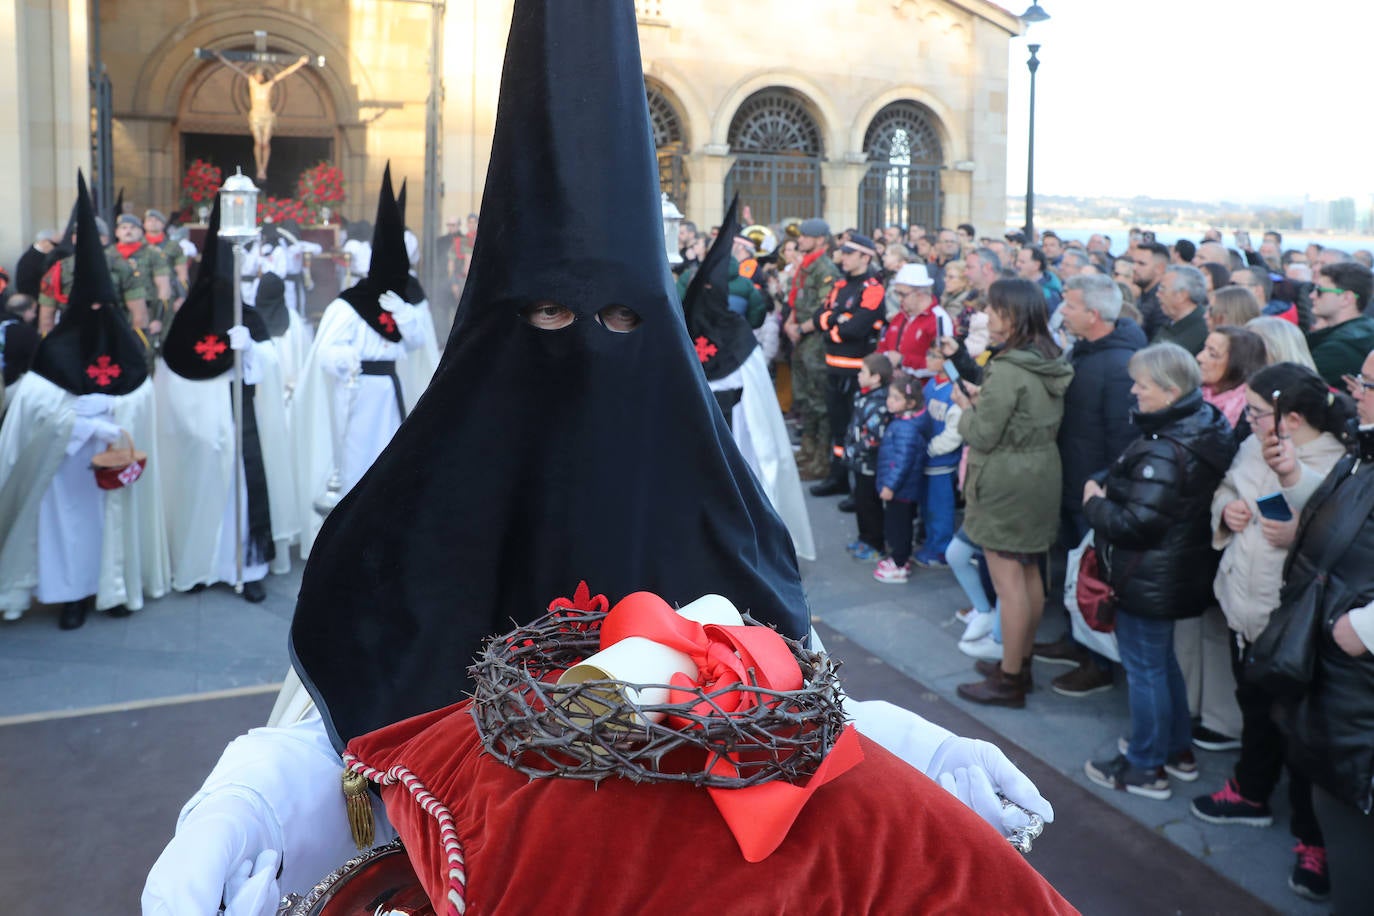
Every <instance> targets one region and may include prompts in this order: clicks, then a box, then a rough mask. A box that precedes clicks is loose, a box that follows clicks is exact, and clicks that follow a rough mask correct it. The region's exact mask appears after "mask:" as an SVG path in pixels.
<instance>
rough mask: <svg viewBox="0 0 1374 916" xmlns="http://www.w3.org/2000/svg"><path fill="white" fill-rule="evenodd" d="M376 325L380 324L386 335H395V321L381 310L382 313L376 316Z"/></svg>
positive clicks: (389, 314)
mask: <svg viewBox="0 0 1374 916" xmlns="http://www.w3.org/2000/svg"><path fill="white" fill-rule="evenodd" d="M377 323H378V324H380V325H381V326H382V329H383V330H385V331H386V332H387V333H388V334H395V333H396V319H395V318H392V317H391V313H390V312H388V311H386V310H385V309H383V310H382V313H381V314H380V315H378V316H377Z"/></svg>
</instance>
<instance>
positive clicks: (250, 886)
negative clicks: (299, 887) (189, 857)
mask: <svg viewBox="0 0 1374 916" xmlns="http://www.w3.org/2000/svg"><path fill="white" fill-rule="evenodd" d="M279 864H281V854H280V853H278V852H277V851H276V850H274V849H266V850H263V852H262V854H260V855H259V856H258V857H257V859H255V860H254V861H252V862H249V861H247V860H244V862H243V863H242V864H241V865H239V867H238V868H237V869H235V870H234V873H233V874H232V875H230V876H229V880H228V881H226V882H225V885H224V900H225V905H224V916H273V914H275V913H276V912H277V904H278V903H279V902H280V901H281V886H280V885H278V884H277V866H278V865H279Z"/></svg>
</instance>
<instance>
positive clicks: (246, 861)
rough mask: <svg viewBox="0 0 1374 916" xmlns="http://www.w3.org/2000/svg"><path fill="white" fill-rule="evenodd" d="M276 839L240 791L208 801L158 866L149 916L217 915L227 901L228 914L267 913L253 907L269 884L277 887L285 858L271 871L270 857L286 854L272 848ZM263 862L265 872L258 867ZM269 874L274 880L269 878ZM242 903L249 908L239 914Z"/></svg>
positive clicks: (146, 907)
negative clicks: (240, 903)
mask: <svg viewBox="0 0 1374 916" xmlns="http://www.w3.org/2000/svg"><path fill="white" fill-rule="evenodd" d="M271 835H272V831H271V829H270V828H269V827H268V825H266V824H265V823H263V820H262V816H261V814H260V811H259V806H258V805H255V804H254V803H253V801H251V800H250V798H248V797H246V796H244V795H242V794H239V793H236V792H223V793H218V794H214V795H211V796H210V797H208V798H206V799H205V800H204V801H202V802H201V803H200V804H198V805H196V806H195V808H193V809H192V810H191V811H190V812H189V813H188V814H187V815H186V817H185V819H184V820H182V822H181V824H180V825H178V827H177V832H176V836H174V837H172V841H171V842H170V843H168V844H167V848H166V849H164V850H162V855H160V856H158V858H157V861H156V862H154V863H153V868H152V871H150V872H149V873H148V881H147V883H146V884H145V885H144V886H143V898H142V903H143V916H202V914H203V916H213V914H214V913H216V912H217V911H218V909H219V905H220V901H221V900H225V901H230V909H229V910H227V912H228V913H233V914H234V916H248V914H251V916H258V914H259V913H261V912H263V909H262V908H261V907H259V908H258V909H248V908H247V903H248V901H249V898H253V899H257V898H259V897H261V896H262V894H263V893H265V891H266V890H267V888H264V887H263V885H264V883H272V884H275V879H276V873H277V862H278V861H279V859H275V858H274V859H273V860H272V861H271V863H270V868H269V867H266V866H268V860H267V859H266V857H265V856H264V853H270V854H272V855H273V856H279V855H280V852H279V851H277V850H274V849H271V848H269V847H270V845H271V843H270V840H269V839H268V838H269V837H270V836H271ZM258 863H261V864H262V865H263V866H264V867H263V868H261V869H259V868H256V867H255V865H257V864H258ZM245 868H246V869H247V870H246V871H245ZM269 871H270V878H269V879H263V878H262V877H261V875H264V874H268V873H269ZM250 875H252V876H253V877H250ZM255 879H256V880H255ZM231 881H233V883H234V885H235V886H234V887H233V888H230V887H229V884H230V882H231ZM231 890H232V891H233V893H229V891H231ZM231 898H234V899H231ZM239 899H242V901H243V903H244V906H243V908H242V909H234V908H233V907H234V906H235V904H236V903H237V902H238V900H239ZM267 899H268V900H269V902H271V903H275V899H274V898H267ZM266 912H268V913H271V912H272V911H271V910H270V909H269V910H266Z"/></svg>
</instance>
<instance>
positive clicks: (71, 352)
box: [31, 172, 148, 395]
mask: <svg viewBox="0 0 1374 916" xmlns="http://www.w3.org/2000/svg"><path fill="white" fill-rule="evenodd" d="M75 226H76V252H75V255H74V257H75V258H76V261H75V263H74V264H73V266H72V268H73V272H72V289H71V294H70V295H69V296H68V298H67V307H66V308H65V309H63V311H62V320H61V321H60V322H58V324H57V327H56V328H54V329H53V330H52V332H51V333H49V334H48V336H47V337H45V338H43V340H42V342H41V343H39V345H38V351H37V352H36V353H35V354H34V357H33V367H32V370H31V371H33V372H36V373H38V374H39V375H41V376H43V377H44V378H45V379H47V380H48V381H50V382H52V383H53V384H54V385H59V386H61V387H62V388H65V389H66V390H67V391H69V392H71V393H72V394H75V395H83V394H113V395H123V394H129V393H131V392H133V391H134V390H135V389H136V388H138V386H139V385H142V384H143V382H144V381H145V380H146V379H147V378H148V363H147V351H146V350H145V349H144V347H143V343H142V342H141V341H140V340H139V339H138V336H137V335H136V334H134V331H133V328H132V327H130V326H129V322H128V321H127V320H126V319H125V318H124V316H123V315H121V314H120V311H119V309H117V308H115V305H114V304H115V303H116V302H117V301H118V300H117V299H116V298H115V290H114V279H113V278H112V277H111V276H110V265H109V262H107V261H106V260H105V251H104V248H103V247H102V246H101V244H100V232H99V230H98V229H96V226H95V211H94V209H93V208H92V207H91V197H90V194H89V193H88V192H87V190H86V178H85V176H83V175H82V174H81V173H80V172H77V173H76V219H75Z"/></svg>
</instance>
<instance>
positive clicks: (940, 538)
mask: <svg viewBox="0 0 1374 916" xmlns="http://www.w3.org/2000/svg"><path fill="white" fill-rule="evenodd" d="M921 517H922V518H923V519H925V523H926V542H925V545H924V546H923V547H922V548H921V550H920V553H918V554H917V555H916V556H917V557H919V558H920V559H922V560H934V559H935V558H937V557H944V558H945V562H949V557H948V556H946V554H947V553H948V551H949V542H950V539H951V538H953V537H954V475H953V474H923V475H922V476H921Z"/></svg>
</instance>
